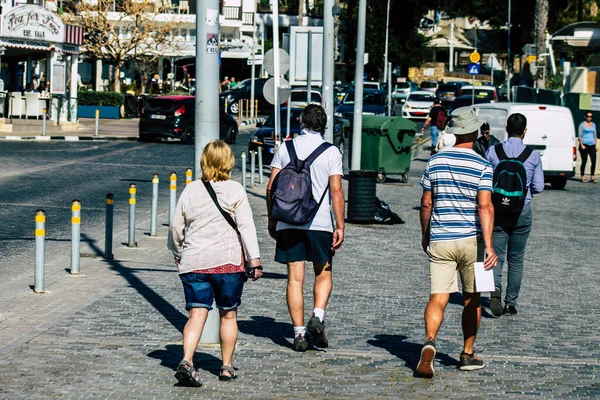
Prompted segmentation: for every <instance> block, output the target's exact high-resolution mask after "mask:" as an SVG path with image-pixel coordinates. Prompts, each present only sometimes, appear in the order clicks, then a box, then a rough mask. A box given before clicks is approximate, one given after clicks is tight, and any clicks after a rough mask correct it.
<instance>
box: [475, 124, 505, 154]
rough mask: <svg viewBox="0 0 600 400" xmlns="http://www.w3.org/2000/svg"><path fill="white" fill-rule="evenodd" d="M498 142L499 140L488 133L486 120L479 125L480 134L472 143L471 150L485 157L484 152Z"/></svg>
mask: <svg viewBox="0 0 600 400" xmlns="http://www.w3.org/2000/svg"><path fill="white" fill-rule="evenodd" d="M498 143H500V140H498V138H497V137H496V136H494V135H492V134H491V133H490V124H488V123H487V122H486V123H484V124H483V125H481V136H480V137H479V138H477V140H476V141H475V143H473V150H474V151H475V152H476V153H477V154H479V155H480V156H481V157H483V158H485V153H486V152H487V151H488V149H489V148H490V147H491V146H495V145H497V144H498Z"/></svg>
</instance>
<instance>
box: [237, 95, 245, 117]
mask: <svg viewBox="0 0 600 400" xmlns="http://www.w3.org/2000/svg"><path fill="white" fill-rule="evenodd" d="M243 109H244V99H240V100H238V121H240V120H241V119H242V110H243Z"/></svg>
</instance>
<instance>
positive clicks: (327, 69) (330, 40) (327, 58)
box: [323, 0, 335, 143]
mask: <svg viewBox="0 0 600 400" xmlns="http://www.w3.org/2000/svg"><path fill="white" fill-rule="evenodd" d="M333 5H334V0H325V3H324V4H323V105H324V108H325V114H327V128H326V129H325V140H326V141H327V142H329V143H333V112H334V110H333V99H334V93H333V92H334V90H333V86H334V82H333V79H334V78H333V75H334V70H335V55H334V36H335V22H334V18H333Z"/></svg>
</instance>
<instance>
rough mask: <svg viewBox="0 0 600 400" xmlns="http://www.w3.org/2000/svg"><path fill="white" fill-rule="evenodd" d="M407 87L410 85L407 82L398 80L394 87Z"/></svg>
mask: <svg viewBox="0 0 600 400" xmlns="http://www.w3.org/2000/svg"><path fill="white" fill-rule="evenodd" d="M409 87H410V85H409V84H408V82H400V83H398V84H396V89H408V88H409Z"/></svg>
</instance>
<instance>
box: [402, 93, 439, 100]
mask: <svg viewBox="0 0 600 400" xmlns="http://www.w3.org/2000/svg"><path fill="white" fill-rule="evenodd" d="M408 100H411V101H433V96H432V95H430V94H424V93H413V94H411V95H410V96H408Z"/></svg>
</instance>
